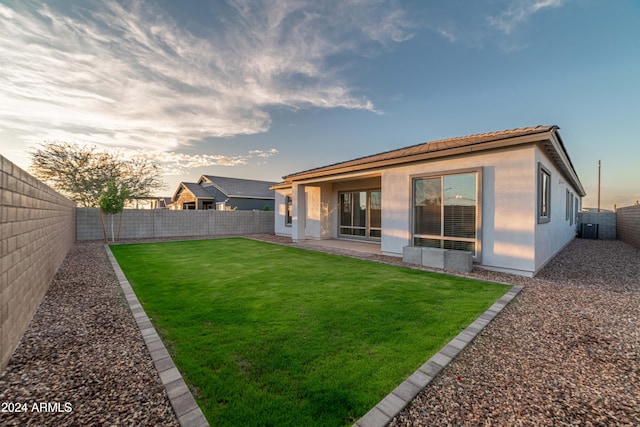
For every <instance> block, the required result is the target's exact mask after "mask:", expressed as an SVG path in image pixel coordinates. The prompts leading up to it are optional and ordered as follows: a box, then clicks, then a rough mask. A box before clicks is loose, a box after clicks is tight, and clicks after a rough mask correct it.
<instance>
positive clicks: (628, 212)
mask: <svg viewBox="0 0 640 427" xmlns="http://www.w3.org/2000/svg"><path fill="white" fill-rule="evenodd" d="M616 217H617V221H616V222H617V233H618V239H619V240H622V241H623V242H625V243H628V244H630V245H631V246H634V247H636V248H638V249H640V206H627V207H624V208H618V211H617V214H616Z"/></svg>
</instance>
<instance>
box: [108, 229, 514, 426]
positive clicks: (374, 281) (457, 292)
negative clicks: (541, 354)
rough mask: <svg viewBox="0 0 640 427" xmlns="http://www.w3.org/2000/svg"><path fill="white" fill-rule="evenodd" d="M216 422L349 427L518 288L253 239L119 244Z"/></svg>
mask: <svg viewBox="0 0 640 427" xmlns="http://www.w3.org/2000/svg"><path fill="white" fill-rule="evenodd" d="M111 249H112V251H113V253H114V255H115V257H116V258H117V260H118V262H119V263H120V266H121V267H122V269H123V270H124V272H125V274H126V275H127V278H128V279H129V281H130V282H131V285H132V286H133V289H134V290H135V292H136V294H137V295H138V298H139V299H140V301H141V303H142V305H143V306H144V309H145V310H146V312H147V314H148V315H149V317H151V318H152V321H153V323H154V324H155V326H156V328H157V329H158V331H159V333H160V334H161V336H162V337H163V340H164V342H165V345H167V347H168V348H169V351H170V352H171V354H172V356H173V358H174V361H175V363H176V365H177V366H178V368H179V369H180V371H181V372H182V373H183V375H184V377H185V380H186V381H187V382H188V383H189V384H190V385H191V386H192V387H193V388H194V390H195V393H194V395H195V397H196V400H197V401H198V403H199V405H200V407H201V408H202V410H203V412H204V414H205V416H206V417H207V419H208V420H209V422H210V423H211V425H215V426H222V425H243V426H247V425H265V426H266V425H273V426H285V425H292V426H302V425H304V426H313V425H323V426H340V425H350V424H352V423H353V422H355V421H356V420H357V419H358V418H360V417H361V416H362V415H364V414H365V413H366V412H367V411H368V410H369V409H371V408H372V407H373V406H374V405H375V404H376V403H377V402H378V401H379V400H380V399H381V398H383V397H384V396H385V395H387V394H388V393H389V392H390V391H391V390H393V389H394V388H395V387H396V386H397V385H398V384H400V383H401V382H402V381H403V380H404V379H406V377H407V376H409V375H410V374H411V373H412V372H413V371H415V370H416V369H417V368H418V367H419V366H420V365H421V364H423V363H424V362H425V361H426V360H428V359H429V358H430V357H431V356H432V355H433V354H435V353H436V352H437V351H438V350H439V349H440V348H441V347H443V346H444V345H445V344H446V343H447V342H448V341H449V340H450V339H451V338H453V337H454V336H455V335H457V334H458V333H459V332H460V330H461V329H463V328H465V327H466V326H467V325H468V324H469V323H471V322H472V321H473V320H475V318H476V317H477V316H479V315H480V314H481V313H482V312H483V311H485V310H486V309H487V308H488V307H489V306H490V305H491V304H493V303H494V302H495V301H496V300H497V299H498V298H500V297H501V296H502V295H503V294H504V293H505V292H506V291H507V290H508V287H506V286H503V285H498V284H493V283H485V282H479V281H475V280H470V279H464V278H459V277H453V276H447V275H442V274H434V273H428V272H424V271H416V270H410V269H406V268H402V267H396V266H389V265H382V264H378V263H373V262H368V261H363V260H358V259H351V258H346V257H340V256H335V255H329V254H323V253H315V252H309V251H304V250H300V249H296V248H291V247H285V246H279V245H274V244H269V243H264V242H256V241H252V240H247V239H218V240H204V241H187V242H171V243H154V244H138V245H115V246H112V247H111Z"/></svg>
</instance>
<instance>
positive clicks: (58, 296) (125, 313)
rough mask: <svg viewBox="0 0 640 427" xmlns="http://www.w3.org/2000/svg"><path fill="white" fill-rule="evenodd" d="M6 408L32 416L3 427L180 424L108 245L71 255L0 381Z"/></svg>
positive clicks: (1, 420) (1, 416) (11, 418)
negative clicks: (139, 327) (148, 349)
mask: <svg viewBox="0 0 640 427" xmlns="http://www.w3.org/2000/svg"><path fill="white" fill-rule="evenodd" d="M0 402H6V403H10V404H20V405H19V407H18V408H16V407H15V405H13V407H12V408H9V407H6V408H5V409H11V410H12V411H14V410H16V409H27V411H26V412H4V413H0V425H3V426H24V425H33V426H71V425H73V426H87V425H131V426H142V425H144V426H153V425H155V426H177V425H178V421H177V418H176V417H175V415H174V412H173V409H172V408H171V406H170V404H169V400H168V398H167V395H166V392H165V390H164V388H163V387H162V384H161V382H160V377H159V376H158V373H157V371H156V370H155V368H154V366H153V363H152V362H151V357H150V355H149V352H148V351H147V348H146V346H145V344H144V341H143V340H142V335H141V333H140V331H139V330H138V327H137V325H136V323H135V321H134V319H133V316H132V315H131V312H130V310H129V306H128V305H127V302H126V300H125V299H124V296H123V295H122V291H121V289H120V285H119V284H118V282H117V280H116V278H115V274H114V273H113V269H112V268H111V265H110V264H109V263H108V260H107V257H106V254H105V251H104V248H103V246H102V243H100V242H92V243H76V244H75V245H74V246H73V247H72V248H71V250H70V251H69V253H68V254H67V257H66V259H65V261H64V263H63V264H62V266H61V267H60V269H59V270H58V272H57V274H56V275H55V278H54V280H53V282H52V284H51V287H50V288H49V291H48V292H47V294H46V296H45V298H44V299H43V301H42V303H41V304H40V306H39V307H38V311H37V312H36V315H35V316H34V318H33V320H32V321H31V324H30V325H29V328H28V329H27V331H26V332H25V334H24V336H23V337H22V341H21V342H20V345H19V346H18V348H17V349H16V351H15V353H14V354H13V356H12V358H11V360H10V361H9V364H8V366H7V368H6V369H5V371H4V373H2V375H0ZM25 403H26V404H27V406H26V408H25V406H24V404H25ZM34 404H35V405H36V406H35V407H34V406H33V405H34ZM42 404H51V405H50V407H49V408H44V407H43V408H42V409H43V410H44V411H43V412H39V410H40V405H42ZM34 409H35V410H34Z"/></svg>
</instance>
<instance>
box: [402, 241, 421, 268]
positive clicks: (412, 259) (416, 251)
mask: <svg viewBox="0 0 640 427" xmlns="http://www.w3.org/2000/svg"><path fill="white" fill-rule="evenodd" d="M402 261H403V262H408V263H409V264H418V265H422V248H421V247H419V246H405V247H403V248H402Z"/></svg>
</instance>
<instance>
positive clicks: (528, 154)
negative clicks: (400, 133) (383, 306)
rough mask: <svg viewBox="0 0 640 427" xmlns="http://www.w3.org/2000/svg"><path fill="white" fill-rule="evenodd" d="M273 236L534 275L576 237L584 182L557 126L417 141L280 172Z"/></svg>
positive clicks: (274, 187) (275, 187) (276, 189)
mask: <svg viewBox="0 0 640 427" xmlns="http://www.w3.org/2000/svg"><path fill="white" fill-rule="evenodd" d="M283 179H284V181H283V182H282V183H279V184H277V185H274V186H273V187H272V188H273V189H274V190H275V192H276V212H275V232H276V234H279V235H286V236H291V238H292V239H293V240H296V241H297V240H305V239H358V240H366V241H371V242H374V243H376V244H379V245H380V249H381V251H382V253H383V254H385V255H392V256H402V255H403V250H404V248H405V247H430V248H440V249H443V250H444V249H448V250H456V251H468V252H470V253H471V254H472V260H473V263H474V265H476V266H479V267H482V268H486V269H490V270H497V271H505V272H509V273H514V274H520V275H524V276H533V275H535V274H536V273H537V272H538V271H539V270H540V269H541V268H542V267H543V266H544V265H545V264H546V263H547V262H548V261H549V260H550V259H551V258H552V257H553V256H554V255H555V254H556V253H557V252H558V251H559V250H560V249H562V248H563V247H564V246H566V245H567V244H568V243H569V242H570V241H571V240H572V239H574V238H575V235H576V229H577V223H576V217H577V213H578V212H579V211H580V209H581V198H582V197H583V196H584V195H585V191H584V188H583V187H582V184H581V183H580V180H579V178H578V176H577V174H576V171H575V169H574V167H573V165H572V163H571V160H570V158H569V155H568V153H567V151H566V149H565V147H564V144H563V142H562V139H561V138H560V135H559V133H558V127H557V126H536V127H529V128H520V129H511V130H506V131H501V132H493V133H486V134H478V135H471V136H465V137H458V138H451V139H446V140H439V141H433V142H428V143H424V144H418V145H414V146H411V147H406V148H401V149H398V150H392V151H388V152H385V153H380V154H375V155H372V156H367V157H362V158H358V159H354V160H350V161H346V162H341V163H336V164H333V165H328V166H323V167H319V168H315V169H311V170H307V171H302V172H297V173H294V174H290V175H287V176H284V177H283Z"/></svg>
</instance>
